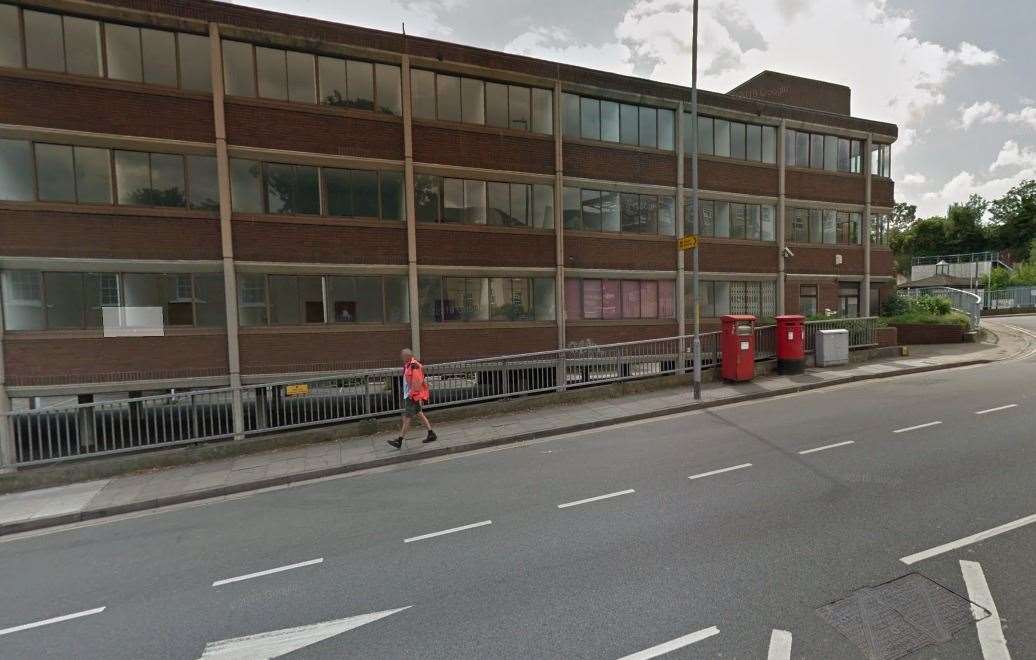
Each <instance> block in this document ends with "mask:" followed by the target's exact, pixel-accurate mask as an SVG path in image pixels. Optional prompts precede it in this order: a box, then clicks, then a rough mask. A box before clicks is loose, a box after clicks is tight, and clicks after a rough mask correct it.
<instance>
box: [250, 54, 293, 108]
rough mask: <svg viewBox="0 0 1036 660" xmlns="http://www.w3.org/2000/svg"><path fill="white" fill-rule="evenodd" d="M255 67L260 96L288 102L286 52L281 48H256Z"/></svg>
mask: <svg viewBox="0 0 1036 660" xmlns="http://www.w3.org/2000/svg"><path fill="white" fill-rule="evenodd" d="M255 65H256V71H257V72H258V75H257V76H256V78H257V80H258V81H259V96H261V97H263V98H267V99H277V100H279V101H286V100H287V99H288V67H287V63H286V62H285V58H284V51H283V50H280V49H279V48H263V47H262V46H256V47H255Z"/></svg>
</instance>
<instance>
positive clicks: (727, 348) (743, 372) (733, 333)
mask: <svg viewBox="0 0 1036 660" xmlns="http://www.w3.org/2000/svg"><path fill="white" fill-rule="evenodd" d="M720 321H722V322H723V331H722V333H720V342H721V346H720V349H721V350H722V366H723V368H722V375H723V379H724V380H733V381H743V380H752V376H754V375H755V317H754V316H752V315H751V314H727V315H726V316H723V317H721V318H720Z"/></svg>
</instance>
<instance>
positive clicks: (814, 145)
mask: <svg viewBox="0 0 1036 660" xmlns="http://www.w3.org/2000/svg"><path fill="white" fill-rule="evenodd" d="M807 167H812V168H814V169H821V170H822V169H824V136H823V135H816V134H810V136H809V165H807Z"/></svg>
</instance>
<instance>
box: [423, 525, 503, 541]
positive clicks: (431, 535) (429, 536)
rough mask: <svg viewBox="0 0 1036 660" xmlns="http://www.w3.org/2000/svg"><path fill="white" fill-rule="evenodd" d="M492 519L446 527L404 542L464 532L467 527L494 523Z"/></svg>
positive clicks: (472, 527) (471, 527)
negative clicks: (451, 527) (450, 527)
mask: <svg viewBox="0 0 1036 660" xmlns="http://www.w3.org/2000/svg"><path fill="white" fill-rule="evenodd" d="M492 524H493V521H492V520H483V521H482V522H477V523H471V524H470V525H462V526H461V527H454V528H453V529H444V530H442V531H441V532H432V533H431V534H422V535H421V536H412V537H410V538H408V539H403V543H413V542H414V541H423V540H425V539H431V538H435V537H436V536H444V535H446V534H452V533H454V532H463V531H464V530H466V529H475V528H476V527H484V526H486V525H492Z"/></svg>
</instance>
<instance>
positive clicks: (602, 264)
mask: <svg viewBox="0 0 1036 660" xmlns="http://www.w3.org/2000/svg"><path fill="white" fill-rule="evenodd" d="M675 240H676V239H667V240H658V241H641V240H634V239H622V238H611V237H607V238H606V237H603V236H602V237H600V238H598V237H594V236H573V235H568V236H566V237H565V265H566V266H568V267H569V268H616V269H632V270H676V246H675V245H674V243H675Z"/></svg>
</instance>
